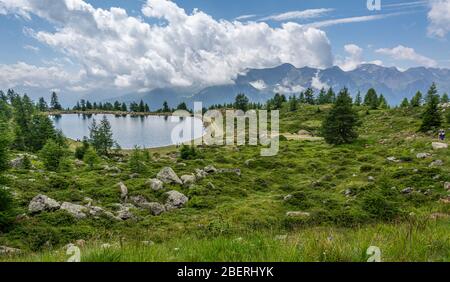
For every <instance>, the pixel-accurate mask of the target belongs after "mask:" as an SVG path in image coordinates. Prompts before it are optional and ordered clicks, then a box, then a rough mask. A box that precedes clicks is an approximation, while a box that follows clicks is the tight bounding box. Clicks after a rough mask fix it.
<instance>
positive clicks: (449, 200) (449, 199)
mask: <svg viewBox="0 0 450 282" xmlns="http://www.w3.org/2000/svg"><path fill="white" fill-rule="evenodd" d="M439 202H440V203H443V204H447V205H448V204H450V196H447V197H445V198H441V199H440V200H439Z"/></svg>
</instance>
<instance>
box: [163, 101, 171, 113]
mask: <svg viewBox="0 0 450 282" xmlns="http://www.w3.org/2000/svg"><path fill="white" fill-rule="evenodd" d="M162 111H163V113H169V112H170V108H169V104H167V101H164V103H163V108H162Z"/></svg>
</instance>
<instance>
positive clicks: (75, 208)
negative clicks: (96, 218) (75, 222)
mask: <svg viewBox="0 0 450 282" xmlns="http://www.w3.org/2000/svg"><path fill="white" fill-rule="evenodd" d="M61 209H62V210H65V211H67V212H68V213H70V214H71V215H73V216H74V217H75V218H77V219H83V218H85V217H86V212H88V210H87V208H86V207H84V206H81V205H77V204H72V203H68V202H64V203H62V204H61Z"/></svg>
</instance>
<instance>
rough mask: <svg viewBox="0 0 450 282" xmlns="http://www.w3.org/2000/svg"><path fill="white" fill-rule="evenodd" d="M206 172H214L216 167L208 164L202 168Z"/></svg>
mask: <svg viewBox="0 0 450 282" xmlns="http://www.w3.org/2000/svg"><path fill="white" fill-rule="evenodd" d="M203 170H204V171H205V172H206V173H215V172H217V168H215V167H214V166H213V165H209V166H207V167H205V168H204V169H203Z"/></svg>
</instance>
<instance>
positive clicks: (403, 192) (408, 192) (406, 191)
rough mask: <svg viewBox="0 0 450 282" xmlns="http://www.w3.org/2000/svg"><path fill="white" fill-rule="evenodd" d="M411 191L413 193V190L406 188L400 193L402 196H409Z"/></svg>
mask: <svg viewBox="0 0 450 282" xmlns="http://www.w3.org/2000/svg"><path fill="white" fill-rule="evenodd" d="M413 191H414V189H413V188H411V187H407V188H405V189H403V190H402V191H401V192H402V194H411V193H412V192H413Z"/></svg>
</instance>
